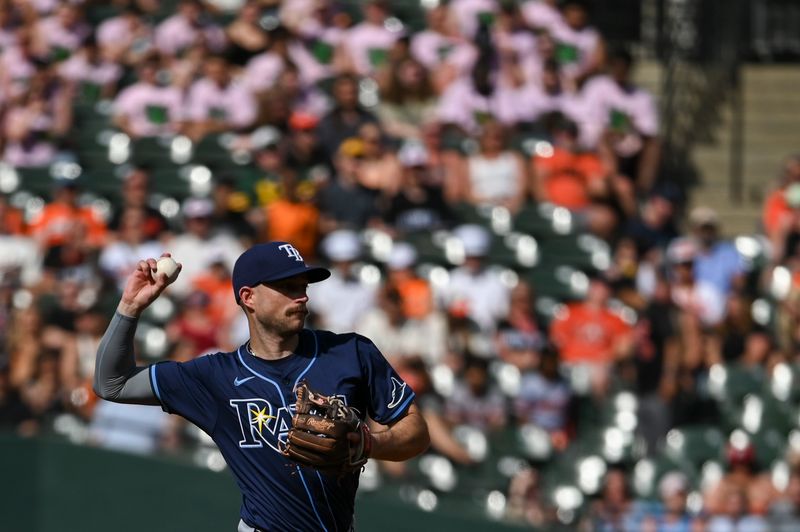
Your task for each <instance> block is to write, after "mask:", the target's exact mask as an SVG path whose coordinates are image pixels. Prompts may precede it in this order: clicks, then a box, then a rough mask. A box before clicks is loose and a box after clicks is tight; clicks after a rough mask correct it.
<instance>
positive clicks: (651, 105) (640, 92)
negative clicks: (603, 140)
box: [581, 76, 659, 146]
mask: <svg viewBox="0 0 800 532" xmlns="http://www.w3.org/2000/svg"><path fill="white" fill-rule="evenodd" d="M581 97H582V99H583V106H584V108H585V109H586V113H585V115H584V116H585V121H584V124H583V129H585V142H586V143H587V145H589V146H596V145H597V143H598V142H599V141H600V137H601V136H602V134H603V131H605V130H606V128H612V129H616V130H618V131H620V132H622V133H628V134H631V135H636V134H638V135H643V136H646V137H654V136H656V135H657V134H658V128H659V121H658V111H657V109H656V104H655V101H654V99H653V96H652V95H651V94H650V93H649V92H647V91H645V90H644V89H641V88H639V87H630V88H629V89H628V90H625V89H623V88H622V87H620V86H619V85H618V84H617V83H616V82H615V81H614V80H613V79H611V78H610V77H609V76H597V77H595V78H592V79H591V80H589V82H588V83H586V85H585V86H584V87H583V91H582V92H581Z"/></svg>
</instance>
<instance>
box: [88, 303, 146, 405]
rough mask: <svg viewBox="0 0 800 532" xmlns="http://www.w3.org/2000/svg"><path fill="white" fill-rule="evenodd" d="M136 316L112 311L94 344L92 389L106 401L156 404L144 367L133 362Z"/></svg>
mask: <svg viewBox="0 0 800 532" xmlns="http://www.w3.org/2000/svg"><path fill="white" fill-rule="evenodd" d="M136 323H137V320H136V318H133V317H130V316H124V315H122V314H120V313H119V312H116V313H115V314H114V317H113V318H112V320H111V323H110V324H109V325H108V329H106V332H105V334H104V335H103V339H102V340H101V341H100V346H99V347H98V348H97V358H96V360H95V371H94V391H95V393H96V394H97V395H98V396H100V397H102V398H103V399H106V400H108V401H114V402H118V403H139V404H158V401H157V400H156V398H155V395H154V394H153V390H152V387H151V386H150V377H149V376H148V374H147V371H146V369H147V368H145V367H137V366H136V358H135V356H134V351H133V337H134V334H135V333H136Z"/></svg>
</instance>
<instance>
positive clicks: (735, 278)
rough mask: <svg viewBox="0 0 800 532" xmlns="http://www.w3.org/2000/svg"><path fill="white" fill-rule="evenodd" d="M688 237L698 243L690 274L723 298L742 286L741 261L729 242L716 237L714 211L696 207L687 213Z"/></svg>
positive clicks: (715, 214)
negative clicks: (719, 293) (722, 295)
mask: <svg viewBox="0 0 800 532" xmlns="http://www.w3.org/2000/svg"><path fill="white" fill-rule="evenodd" d="M689 222H690V224H691V227H692V236H693V237H694V239H695V241H696V242H697V244H698V251H697V257H696V262H695V267H694V273H695V276H696V277H697V280H698V281H705V282H708V283H710V284H711V285H713V286H714V288H716V289H717V290H719V291H720V292H721V293H722V294H724V295H726V296H727V295H729V294H730V293H731V292H732V291H735V290H741V289H742V288H743V287H744V282H745V277H746V272H745V267H744V259H743V258H742V256H741V255H740V254H739V252H738V251H737V249H736V246H734V245H733V243H732V242H728V241H726V240H722V239H721V238H720V227H719V216H718V215H717V212H716V211H715V210H714V209H711V208H709V207H697V208H695V209H694V210H692V212H691V213H690V214H689Z"/></svg>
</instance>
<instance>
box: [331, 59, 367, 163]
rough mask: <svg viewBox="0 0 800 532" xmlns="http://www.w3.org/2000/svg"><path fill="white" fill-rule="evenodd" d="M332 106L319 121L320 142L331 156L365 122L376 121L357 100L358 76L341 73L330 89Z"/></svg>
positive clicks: (354, 134)
mask: <svg viewBox="0 0 800 532" xmlns="http://www.w3.org/2000/svg"><path fill="white" fill-rule="evenodd" d="M331 92H332V94H333V102H334V107H333V109H331V110H330V111H329V112H328V114H326V115H325V116H324V117H323V118H322V120H321V121H320V123H319V129H318V130H317V131H318V134H319V139H320V144H321V145H322V147H323V148H324V149H325V151H326V152H327V153H328V154H330V156H331V157H333V155H334V154H335V153H336V151H337V150H338V149H339V145H340V144H341V143H342V142H344V140H345V139H348V138H351V137H355V136H356V135H357V134H358V131H359V130H360V129H361V126H362V125H363V124H365V123H374V122H376V121H377V120H376V118H375V116H374V115H373V114H372V113H370V112H369V111H367V110H365V109H364V108H362V107H361V106H360V104H359V102H358V78H356V77H355V76H352V75H342V76H339V77H337V78H336V80H335V81H334V82H333V88H332V89H331Z"/></svg>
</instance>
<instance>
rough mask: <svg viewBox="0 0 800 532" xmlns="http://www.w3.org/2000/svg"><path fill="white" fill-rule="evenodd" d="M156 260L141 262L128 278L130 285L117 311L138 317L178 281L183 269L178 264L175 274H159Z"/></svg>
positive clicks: (164, 255) (167, 254)
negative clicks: (168, 287) (167, 288)
mask: <svg viewBox="0 0 800 532" xmlns="http://www.w3.org/2000/svg"><path fill="white" fill-rule="evenodd" d="M161 257H162V258H163V257H170V254H169V253H164V254H163V255H161ZM157 264H158V263H157V261H156V259H153V258H150V259H147V260H140V261H139V263H138V264H137V265H136V269H135V270H134V271H133V273H131V275H130V277H128V283H127V284H126V285H125V290H124V291H123V292H122V298H121V300H120V302H119V306H118V307H117V310H119V312H120V313H121V314H124V315H126V316H131V317H138V316H139V315H140V314H141V313H142V311H144V309H146V308H147V307H148V306H149V305H150V304H151V303H152V302H153V301H155V300H156V298H158V296H160V295H161V292H163V291H164V289H165V288H166V287H167V286H169V285H170V284H171V283H173V282H174V281H175V279H177V277H178V274H179V273H180V271H181V268H182V267H183V266H182V265H181V264H180V263H176V264H177V270H176V271H175V273H174V274H172V275H168V274H167V273H159V272H157Z"/></svg>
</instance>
